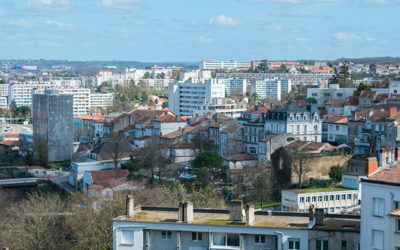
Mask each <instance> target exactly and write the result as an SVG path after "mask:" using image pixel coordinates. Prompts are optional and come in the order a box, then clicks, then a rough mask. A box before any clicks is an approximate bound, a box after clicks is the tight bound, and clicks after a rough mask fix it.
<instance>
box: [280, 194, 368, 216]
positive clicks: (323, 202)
mask: <svg viewBox="0 0 400 250" xmlns="http://www.w3.org/2000/svg"><path fill="white" fill-rule="evenodd" d="M359 199H360V193H359V190H355V189H347V188H307V189H291V190H282V210H283V211H300V212H306V211H308V209H309V207H310V205H313V206H314V207H315V208H322V209H324V213H331V214H333V213H341V212H342V211H346V213H347V212H348V211H351V210H352V209H354V208H355V207H357V206H358V205H359Z"/></svg>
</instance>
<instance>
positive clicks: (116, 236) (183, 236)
mask: <svg viewBox="0 0 400 250" xmlns="http://www.w3.org/2000/svg"><path fill="white" fill-rule="evenodd" d="M126 207H127V211H126V215H122V216H119V217H117V218H115V219H114V220H113V249H115V250H122V249H137V250H139V249H140V250H142V249H146V250H153V249H199V250H200V249H201V250H205V249H212V250H215V249H231V250H240V249H246V250H263V249H277V250H307V249H312V250H318V249H340V246H341V245H343V244H344V245H345V246H346V247H348V248H345V249H357V246H358V244H359V242H360V238H359V230H358V228H359V225H360V220H359V217H358V216H353V217H351V218H349V217H350V216H347V218H346V217H344V216H341V215H329V214H328V215H324V213H323V211H322V210H320V209H319V210H318V209H316V212H315V218H314V211H313V210H311V211H310V213H309V215H308V216H307V214H298V215H294V214H293V213H292V214H290V213H285V212H274V211H273V212H270V213H268V212H263V211H257V212H255V211H254V206H253V205H251V204H247V205H246V209H245V210H244V211H243V205H242V202H241V201H239V200H233V201H231V203H230V208H229V210H223V209H218V210H215V209H199V208H197V209H196V208H193V204H192V203H191V202H182V203H180V204H179V207H178V208H168V210H167V209H162V208H155V207H144V206H142V207H140V206H139V207H135V204H134V198H133V197H132V196H129V195H128V196H127V201H126ZM321 212H322V213H321ZM324 217H326V219H324ZM327 235H329V237H327ZM343 242H344V243H343ZM318 245H319V247H318ZM342 249H343V248H342ZM358 249H359V248H358Z"/></svg>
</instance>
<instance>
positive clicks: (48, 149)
mask: <svg viewBox="0 0 400 250" xmlns="http://www.w3.org/2000/svg"><path fill="white" fill-rule="evenodd" d="M72 115H73V99H72V95H65V94H60V93H59V92H58V91H57V90H49V89H46V90H45V92H44V94H34V95H33V105H32V123H33V148H34V152H36V153H37V155H36V157H45V158H47V159H46V160H47V161H49V162H59V161H68V160H71V158H72V153H73V142H74V129H73V116H72Z"/></svg>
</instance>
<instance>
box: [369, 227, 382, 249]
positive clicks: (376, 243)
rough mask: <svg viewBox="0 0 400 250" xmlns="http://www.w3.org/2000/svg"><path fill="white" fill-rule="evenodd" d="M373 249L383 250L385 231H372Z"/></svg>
mask: <svg viewBox="0 0 400 250" xmlns="http://www.w3.org/2000/svg"><path fill="white" fill-rule="evenodd" d="M372 248H374V249H383V231H378V230H372Z"/></svg>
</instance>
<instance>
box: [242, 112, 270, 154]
mask: <svg viewBox="0 0 400 250" xmlns="http://www.w3.org/2000/svg"><path fill="white" fill-rule="evenodd" d="M264 126H265V117H264V115H262V114H261V115H259V116H258V117H257V118H254V119H252V120H250V121H246V122H245V123H244V124H243V144H244V151H245V152H246V153H247V154H250V155H252V156H254V157H257V155H258V153H259V152H258V151H259V147H258V143H259V140H260V139H261V138H264V134H265V133H264Z"/></svg>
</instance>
